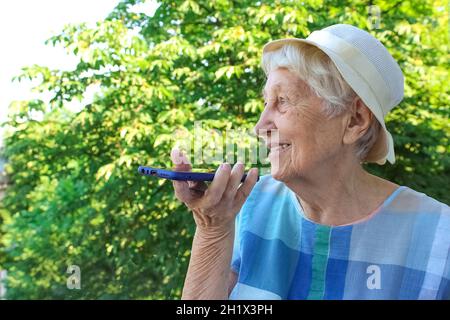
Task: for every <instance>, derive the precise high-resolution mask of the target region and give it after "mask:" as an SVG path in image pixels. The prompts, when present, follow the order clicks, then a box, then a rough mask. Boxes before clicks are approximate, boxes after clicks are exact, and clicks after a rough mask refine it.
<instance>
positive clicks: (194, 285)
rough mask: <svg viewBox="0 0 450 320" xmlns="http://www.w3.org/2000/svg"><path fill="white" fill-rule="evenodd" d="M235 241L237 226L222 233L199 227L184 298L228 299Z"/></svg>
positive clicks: (194, 242)
mask: <svg viewBox="0 0 450 320" xmlns="http://www.w3.org/2000/svg"><path fill="white" fill-rule="evenodd" d="M233 241H234V229H232V230H230V231H228V232H220V233H215V232H204V231H200V230H199V229H197V231H196V233H195V236H194V241H193V244H192V253H191V259H190V262H189V268H188V272H187V275H186V280H185V283H184V288H183V295H182V299H216V300H226V299H228V296H229V293H230V291H231V289H232V287H231V288H230V285H231V283H230V277H231V273H233V274H234V272H232V271H230V263H231V255H232V251H233ZM233 286H234V285H233Z"/></svg>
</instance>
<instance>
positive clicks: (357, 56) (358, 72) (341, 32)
mask: <svg viewBox="0 0 450 320" xmlns="http://www.w3.org/2000/svg"><path fill="white" fill-rule="evenodd" d="M298 42H303V43H308V44H311V45H313V46H316V47H317V48H319V49H320V50H322V51H323V52H324V53H325V54H327V55H328V56H329V57H330V59H331V60H332V61H333V62H334V64H335V66H336V68H337V69H338V70H339V72H340V74H341V75H342V77H343V78H344V80H345V81H346V82H347V83H348V85H349V86H350V87H352V89H353V90H354V91H355V93H356V94H357V95H358V96H359V97H360V98H361V99H362V100H363V101H364V103H365V104H366V106H367V107H368V108H369V109H370V110H371V111H372V113H373V114H374V116H375V117H376V118H377V120H378V121H379V122H380V124H381V126H382V128H383V130H382V131H381V134H380V136H379V137H378V140H377V141H376V142H375V144H374V146H373V147H372V149H371V150H370V152H369V154H368V155H367V157H366V159H365V161H367V162H376V163H378V164H384V163H385V162H386V160H388V161H389V162H390V163H392V164H393V163H395V153H394V142H393V140H392V136H391V134H390V133H389V131H388V130H387V129H386V124H385V123H384V117H385V116H386V114H387V113H388V112H389V111H390V110H391V109H392V108H393V107H395V106H396V105H397V104H399V103H400V101H401V100H402V99H403V93H404V89H403V82H404V78H403V73H402V70H401V69H400V67H399V65H398V64H397V62H396V61H395V60H394V58H393V57H392V56H391V55H390V53H389V52H388V51H387V49H386V48H385V47H384V46H383V44H382V43H381V42H380V41H378V39H376V38H375V37H373V36H372V35H371V34H369V33H368V32H366V31H364V30H361V29H359V28H356V27H354V26H351V25H347V24H336V25H332V26H329V27H327V28H324V29H322V30H318V31H314V32H312V33H311V34H310V35H309V36H308V37H307V38H306V39H298V38H287V39H280V40H275V41H272V42H269V43H267V44H266V45H265V46H264V48H263V54H265V53H267V52H270V51H276V50H278V49H280V48H281V47H282V46H283V45H285V44H291V43H298Z"/></svg>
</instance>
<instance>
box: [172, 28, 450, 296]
mask: <svg viewBox="0 0 450 320" xmlns="http://www.w3.org/2000/svg"><path fill="white" fill-rule="evenodd" d="M262 65H263V69H264V71H265V73H266V75H267V82H266V85H265V88H264V99H265V109H264V111H263V112H262V114H261V117H260V120H259V121H258V123H257V124H256V127H255V129H256V131H257V132H259V133H261V132H263V133H264V134H263V138H264V139H265V141H266V143H267V145H268V147H269V148H270V154H269V159H270V161H271V164H272V166H271V175H267V176H263V177H261V178H260V179H259V181H258V182H257V175H258V173H257V171H256V169H251V170H250V171H249V173H248V176H247V178H246V180H245V182H244V183H242V184H241V183H240V180H241V177H242V175H243V173H244V168H243V165H242V164H240V163H237V164H236V165H234V166H233V168H231V167H230V165H228V164H222V165H221V166H220V167H219V169H218V171H217V173H216V176H215V178H214V181H213V182H212V183H211V185H210V186H209V187H208V188H207V187H206V185H205V184H203V183H202V184H199V183H192V182H189V183H188V182H174V188H175V193H176V196H177V197H178V199H179V200H181V201H182V202H184V203H185V204H186V205H187V206H188V207H189V208H190V209H191V210H192V212H193V216H194V219H195V222H196V225H197V229H196V233H195V236H194V241H193V246H192V254H191V260H190V264H189V268H188V272H187V276H186V281H185V285H184V289H183V298H184V299H228V298H230V299H449V298H450V283H449V281H450V257H449V248H450V209H449V207H448V206H447V205H445V204H443V203H440V202H438V201H437V200H435V199H433V198H430V197H428V196H427V195H425V194H423V193H419V192H417V191H414V190H412V189H410V188H408V187H406V186H399V185H397V184H395V183H393V182H390V181H387V180H385V179H382V178H379V177H376V176H374V175H372V174H369V173H368V172H366V171H365V170H364V169H363V168H362V166H361V163H363V162H375V163H378V164H384V163H385V162H386V160H388V161H389V162H391V163H394V161H395V156H394V149H393V141H392V137H391V135H390V134H389V132H388V131H387V130H386V126H385V123H384V117H385V116H386V114H387V113H388V112H389V111H390V110H391V109H392V108H393V107H394V106H395V105H397V104H398V103H399V102H400V101H401V100H402V98H403V75H402V72H401V70H400V68H399V66H398V65H397V63H396V62H395V60H394V59H393V58H392V56H391V55H390V54H389V53H388V51H387V50H386V48H385V47H384V46H383V45H382V44H381V43H380V42H379V41H378V40H377V39H375V38H374V37H373V36H371V35H370V34H368V33H367V32H365V31H362V30H360V29H358V28H356V27H353V26H349V25H333V26H330V27H327V28H325V29H322V30H320V31H315V32H313V33H312V34H311V35H310V36H309V37H308V38H307V39H283V40H277V41H273V42H270V43H268V44H267V45H266V46H265V47H264V49H263V58H262ZM273 132H277V133H278V134H277V135H274V134H273ZM276 137H278V139H276ZM172 159H173V161H174V162H175V164H176V169H177V170H190V164H189V163H188V160H187V158H186V156H185V155H183V154H182V153H181V152H179V151H177V150H174V151H173V152H172Z"/></svg>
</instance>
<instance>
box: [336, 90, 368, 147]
mask: <svg viewBox="0 0 450 320" xmlns="http://www.w3.org/2000/svg"><path fill="white" fill-rule="evenodd" d="M372 121H373V113H372V111H370V109H369V108H367V106H366V105H365V103H364V102H363V101H362V100H361V98H360V97H358V96H357V97H355V99H354V100H353V102H352V106H351V108H350V113H349V115H348V117H347V124H346V127H345V132H344V137H343V142H344V144H353V143H355V142H356V141H358V139H359V138H361V137H362V136H363V135H364V133H365V132H366V131H367V129H369V127H370V124H371V123H372Z"/></svg>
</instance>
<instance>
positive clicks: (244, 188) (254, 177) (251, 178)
mask: <svg viewBox="0 0 450 320" xmlns="http://www.w3.org/2000/svg"><path fill="white" fill-rule="evenodd" d="M257 181H258V169H256V168H252V169H250V171H249V172H248V174H247V177H246V179H245V181H244V183H243V184H242V185H241V186H240V187H239V188H238V190H237V192H236V197H235V201H236V205H238V206H239V207H240V206H242V205H243V204H244V202H245V200H247V197H248V196H249V195H250V192H251V191H252V189H253V187H254V186H255V184H256V182H257Z"/></svg>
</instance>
